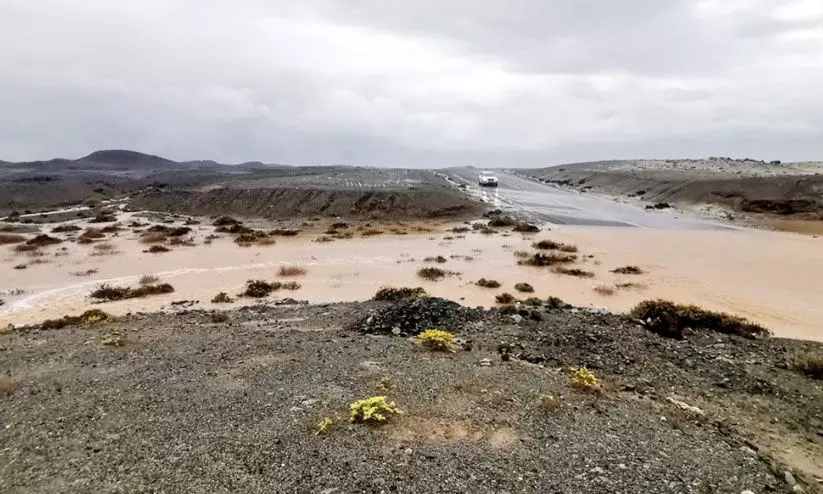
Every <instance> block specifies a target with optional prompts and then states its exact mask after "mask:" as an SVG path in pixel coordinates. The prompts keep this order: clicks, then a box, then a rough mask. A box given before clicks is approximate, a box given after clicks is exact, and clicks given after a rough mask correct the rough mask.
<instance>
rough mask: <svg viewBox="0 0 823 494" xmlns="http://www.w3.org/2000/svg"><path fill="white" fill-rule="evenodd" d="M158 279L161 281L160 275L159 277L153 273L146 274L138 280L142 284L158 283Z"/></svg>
mask: <svg viewBox="0 0 823 494" xmlns="http://www.w3.org/2000/svg"><path fill="white" fill-rule="evenodd" d="M158 281H160V277H158V276H156V275H153V274H144V275H143V276H141V277H140V280H139V281H138V283H139V284H141V285H153V284H155V283H157V282H158Z"/></svg>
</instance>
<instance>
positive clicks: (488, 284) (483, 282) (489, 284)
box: [475, 278, 500, 288]
mask: <svg viewBox="0 0 823 494" xmlns="http://www.w3.org/2000/svg"><path fill="white" fill-rule="evenodd" d="M475 285H477V286H482V287H483V288H500V282H499V281H497V280H487V279H486V278H480V279H479V280H478V281H477V283H475Z"/></svg>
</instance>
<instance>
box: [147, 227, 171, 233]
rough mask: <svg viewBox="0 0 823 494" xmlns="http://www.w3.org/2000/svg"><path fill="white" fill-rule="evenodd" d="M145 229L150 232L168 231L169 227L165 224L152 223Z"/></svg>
mask: <svg viewBox="0 0 823 494" xmlns="http://www.w3.org/2000/svg"><path fill="white" fill-rule="evenodd" d="M146 231H148V232H150V233H168V232H169V227H167V226H166V225H152V226H150V227H149V228H148V230H146Z"/></svg>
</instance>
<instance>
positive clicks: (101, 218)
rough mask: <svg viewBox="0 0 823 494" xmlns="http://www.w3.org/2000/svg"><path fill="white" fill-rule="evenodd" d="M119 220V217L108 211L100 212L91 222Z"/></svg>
mask: <svg viewBox="0 0 823 494" xmlns="http://www.w3.org/2000/svg"><path fill="white" fill-rule="evenodd" d="M115 221H117V217H116V216H114V215H113V214H108V213H100V214H98V215H97V216H95V217H94V218H92V219H90V220H89V223H114V222H115Z"/></svg>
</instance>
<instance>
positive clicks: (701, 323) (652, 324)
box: [631, 299, 771, 339]
mask: <svg viewBox="0 0 823 494" xmlns="http://www.w3.org/2000/svg"><path fill="white" fill-rule="evenodd" d="M631 315H632V316H634V317H636V318H638V319H641V320H643V321H644V322H645V323H646V327H647V328H648V329H649V330H651V331H653V332H655V333H657V334H660V335H661V336H667V337H671V338H682V337H683V330H684V329H685V328H692V329H706V330H709V331H716V332H718V333H725V334H732V335H737V336H742V337H744V338H752V339H753V338H757V337H764V336H769V335H770V334H771V331H769V330H768V329H767V328H764V327H763V326H761V325H759V324H755V323H752V322H750V321H748V320H747V319H745V318H742V317H739V316H734V315H730V314H727V313H725V312H714V311H710V310H706V309H703V308H700V307H698V306H696V305H680V304H675V303H673V302H669V301H667V300H661V299H657V300H644V301H643V302H640V303H639V304H637V305H636V306H635V307H634V308H632V310H631Z"/></svg>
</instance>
